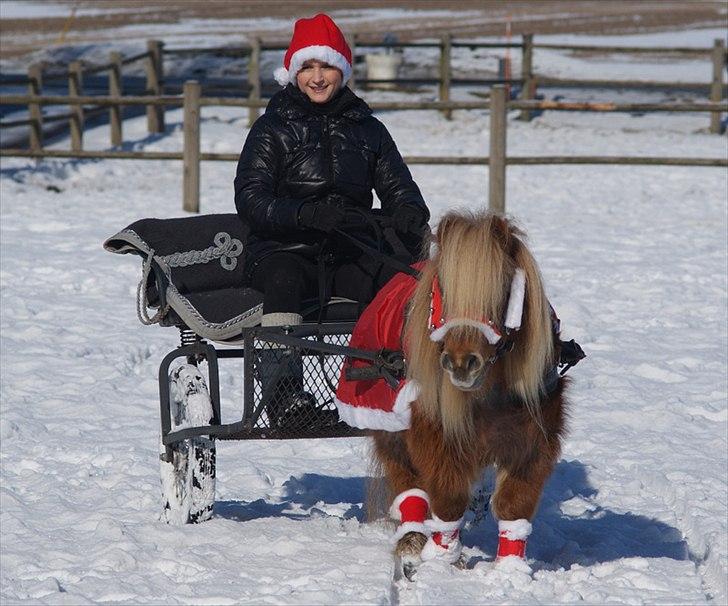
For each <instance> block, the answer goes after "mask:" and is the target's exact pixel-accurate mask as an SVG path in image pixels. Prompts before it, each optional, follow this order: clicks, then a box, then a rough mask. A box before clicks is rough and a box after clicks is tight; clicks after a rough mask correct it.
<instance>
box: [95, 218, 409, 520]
mask: <svg viewBox="0 0 728 606" xmlns="http://www.w3.org/2000/svg"><path fill="white" fill-rule="evenodd" d="M375 228H376V226H375ZM245 236H246V227H245V225H243V223H242V222H241V220H240V219H239V217H238V216H237V215H235V214H218V215H200V216H195V217H185V218H175V219H142V220H140V221H136V222H135V223H132V224H131V225H129V226H128V227H127V228H125V229H123V230H121V231H120V232H118V233H117V234H115V235H114V236H112V237H111V238H109V239H108V240H106V242H105V243H104V248H105V249H106V250H108V251H110V252H114V253H119V254H134V255H138V256H140V257H141V258H142V278H141V281H140V283H139V287H138V289H137V313H138V317H139V320H140V321H141V322H142V323H143V324H159V325H160V326H165V327H175V328H177V329H178V330H179V333H180V343H179V346H178V347H177V348H175V349H174V350H173V351H171V352H169V353H168V354H167V355H166V356H165V357H164V358H163V359H162V362H161V364H160V367H159V404H160V415H161V441H160V464H161V475H162V487H163V494H164V498H165V504H164V511H163V518H164V519H165V520H166V521H167V522H168V523H174V524H185V523H198V522H202V521H204V520H207V519H209V518H210V517H211V515H212V506H213V502H214V495H215V457H216V452H215V440H250V439H291V438H323V437H326V438H334V437H350V436H357V435H363V433H364V432H363V431H362V430H359V429H355V428H353V427H350V426H349V425H347V424H345V423H344V422H342V421H340V420H339V418H338V414H337V410H336V406H335V405H334V393H335V391H336V383H337V381H338V378H339V374H340V372H341V367H342V363H343V360H344V358H345V356H355V357H357V358H359V359H363V360H368V361H369V362H370V364H369V365H368V366H369V367H368V368H364V369H359V370H358V371H354V370H353V369H352V371H353V375H352V377H351V378H352V379H354V380H356V378H357V372H358V373H359V374H358V376H359V377H361V378H369V379H371V378H374V377H389V378H390V379H391V378H392V377H394V376H397V375H400V376H401V374H402V372H403V368H404V363H403V360H402V356H401V355H398V354H397V353H396V352H381V351H380V352H375V351H361V350H353V349H351V348H349V347H347V343H348V340H349V336H350V334H351V331H352V329H353V327H354V324H355V322H356V320H357V318H358V316H359V314H360V312H361V307H362V306H361V305H360V303H359V302H357V301H351V300H347V299H340V298H329V299H324V298H323V297H320V298H319V299H316V300H312V301H309V302H307V304H306V305H305V309H304V313H303V320H304V321H303V324H301V325H299V326H277V327H262V326H260V319H261V316H262V308H263V296H262V294H261V293H260V292H258V291H256V290H254V289H252V288H249V287H247V286H244V285H243V283H244V280H243V270H244V268H243V265H244V251H243V242H245ZM365 249H367V247H366V246H365ZM370 252H371V254H373V255H379V256H381V257H382V259H385V260H386V253H382V252H381V250H379V251H378V250H373V249H370ZM383 255H384V256H383ZM392 262H394V263H397V262H396V261H394V260H393V261H392ZM400 265H401V267H402V269H406V268H407V266H405V265H404V264H400ZM151 310H153V311H154V313H153V315H150V313H151ZM291 351H293V352H294V353H295V355H298V356H300V359H301V360H302V364H303V377H304V384H303V389H304V391H305V393H307V394H309V395H310V397H309V398H308V399H306V400H305V401H302V402H299V403H298V404H297V405H292V406H290V407H289V408H287V409H284V410H280V409H276V406H274V405H273V399H274V394H273V389H271V388H270V387H269V386H270V385H276V379H278V378H279V377H276V376H274V377H271V378H268V380H267V381H264V380H262V377H261V358H262V357H266V360H270V358H271V356H272V357H274V358H275V356H277V355H284V352H291ZM230 358H233V359H242V361H243V373H242V395H243V398H242V407H241V411H240V417H239V418H237V416H236V420H235V421H234V422H231V423H223V422H222V414H221V410H220V408H221V407H220V378H219V364H220V361H221V360H226V359H230ZM180 362H181V363H180ZM205 367H206V369H205ZM278 368H279V370H280V369H281V368H283V365H279V366H278Z"/></svg>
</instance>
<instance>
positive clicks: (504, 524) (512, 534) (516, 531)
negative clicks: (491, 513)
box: [498, 518, 533, 541]
mask: <svg viewBox="0 0 728 606" xmlns="http://www.w3.org/2000/svg"><path fill="white" fill-rule="evenodd" d="M531 530H533V526H531V522H529V521H528V520H525V519H523V518H521V519H520V520H499V521H498V534H499V535H501V536H504V537H506V538H507V539H509V540H510V541H525V540H526V539H527V538H528V536H529V535H530V534H531Z"/></svg>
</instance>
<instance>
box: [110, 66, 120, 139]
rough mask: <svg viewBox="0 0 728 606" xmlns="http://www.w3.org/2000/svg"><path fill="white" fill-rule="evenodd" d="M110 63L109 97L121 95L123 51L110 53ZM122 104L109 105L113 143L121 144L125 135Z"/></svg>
mask: <svg viewBox="0 0 728 606" xmlns="http://www.w3.org/2000/svg"><path fill="white" fill-rule="evenodd" d="M109 63H110V64H111V67H110V68H109V97H121V53H110V54H109ZM121 111H122V109H121V105H110V106H109V125H110V126H111V145H112V146H114V147H115V146H118V145H121V143H122V140H123V137H122V131H121V125H122V115H121Z"/></svg>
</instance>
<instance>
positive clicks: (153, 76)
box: [0, 34, 727, 150]
mask: <svg viewBox="0 0 728 606" xmlns="http://www.w3.org/2000/svg"><path fill="white" fill-rule="evenodd" d="M349 43H350V46H351V48H352V55H353V56H354V59H355V61H356V57H357V49H359V50H361V49H362V48H363V47H366V48H384V49H393V48H399V49H402V48H437V49H439V62H438V77H437V78H434V79H412V78H409V79H407V78H397V79H394V80H368V79H363V80H359V81H357V82H356V83H355V81H354V78H353V77H352V81H351V86H352V87H354V86H355V84H357V83H358V84H374V83H404V84H406V83H431V84H437V85H438V99H439V101H441V102H443V103H447V102H449V101H450V92H451V88H452V86H453V85H455V84H462V83H470V84H488V85H497V84H505V85H506V86H511V85H514V84H520V85H521V92H520V95H519V99H520V100H522V101H528V100H532V99H534V98H535V96H536V90H537V87H538V85H539V84H541V85H559V86H603V87H612V88H614V87H621V88H630V87H633V88H634V87H640V88H665V87H673V88H681V89H693V90H705V91H706V93H707V95H706V96H707V97H708V99H709V100H710V101H712V102H713V103H719V102H720V101H721V100H722V99H723V97H724V91H725V84H724V80H723V72H724V68H725V65H726V56H727V55H726V48H725V42H724V41H723V40H722V39H716V40H715V41H714V44H713V47H712V48H691V47H631V46H587V45H568V44H536V42H535V41H534V36H533V35H532V34H524V35H523V37H522V41H521V42H520V43H500V42H495V43H490V42H468V41H454V40H453V39H452V37H451V36H450V35H449V34H446V35H444V36H442V37H441V39H440V40H439V41H437V42H391V43H381V42H372V41H365V40H359V39H357V38H356V37H355V36H352V37H350V40H349ZM285 48H286V45H284V44H282V43H274V42H264V41H261V40H260V39H258V38H253V39H251V40H250V42H249V44H248V45H246V46H237V47H213V48H210V47H208V48H181V49H172V48H165V47H164V44H163V43H162V42H161V41H159V40H148V41H147V51H146V52H144V53H141V54H138V55H134V56H132V57H128V58H122V57H121V56H120V55H119V54H118V53H111V54H110V56H109V62H108V63H106V64H104V65H96V66H84V65H82V64H81V63H80V62H74V63H71V64H70V65H69V67H68V69H67V70H66V71H65V72H62V73H58V74H53V75H46V76H45V81H46V82H47V81H49V80H57V79H68V89H69V95H72V96H74V95H75V96H78V97H81V96H83V76H84V74H93V73H98V72H102V71H107V72H108V75H109V95H108V96H109V97H119V96H121V95H122V90H121V82H122V81H121V70H122V66H124V65H128V64H130V63H134V62H136V61H141V60H143V61H144V62H145V64H144V65H145V71H146V88H145V94H146V95H151V96H157V97H158V96H162V95H163V88H164V57H165V55H185V54H191V55H199V54H203V53H216V54H224V55H228V56H238V57H239V56H249V60H248V76H247V79H248V84H249V93H248V100H249V101H250V102H251V105H249V106H248V123H249V125H252V124H253V122H254V121H255V120H256V119H257V117H258V109H259V108H260V107H262V105H256V102H258V101H260V100H261V91H262V80H261V73H260V59H261V54H262V52H263V51H281V50H285ZM456 48H470V49H480V48H493V49H511V48H513V49H520V51H521V74H520V78H508V79H506V78H496V79H458V78H453V77H452V60H451V57H452V49H456ZM537 49H551V50H567V51H581V52H590V53H643V54H672V55H674V54H679V55H696V56H704V55H708V56H710V58H711V63H712V79H711V82H710V83H701V82H673V83H665V82H655V81H650V80H628V81H614V80H594V79H592V80H583V79H582V80H576V79H565V78H549V77H545V76H540V75H537V74H534V73H533V59H534V52H535V51H536V50H537ZM43 81H44V75H43V73H42V67H41V66H40V65H32V66H30V68H29V69H28V76H27V78H26V79H25V80H24V82H25V83H27V85H28V94H29V95H31V96H36V97H37V96H40V95H42V88H43ZM88 103H89V104H93V103H94V102H93V101H89V102H88ZM164 108H165V106H164V105H153V104H149V105H147V128H148V130H149V132H150V133H161V132H164ZM28 109H29V118H28V120H15V121H12V122H3V123H0V128H2V127H9V126H19V125H26V124H27V125H29V126H30V148H31V149H35V150H38V149H41V148H42V146H43V145H42V139H43V121H44V120H45V121H46V122H48V121H51V120H52V121H58V120H64V119H65V120H69V124H70V130H71V139H72V142H73V146H74V149H77V150H80V149H81V147H82V136H83V119H84V115H86V116H88V115H89V114H90V113H93V112H96V113H98V112H99V111H102V110H103V109H104V108H103V107H99V106H98V105H97V106H96V107H95V108H93V109H89V108H82V107H81V106H77V107H75V108H73V111H72V112H71V113H70V114H64V115H60V116H58V115H56V116H52V117H46V118H44V117H43V115H42V112H41V108H40V106H39V105H38V104H29V106H28ZM108 111H109V114H110V117H109V119H110V122H111V128H112V132H113V133H114V136H113V137H112V145H119V144H120V143H121V141H122V130H121V128H122V112H121V107H120V106H112V107H110V109H109V110H108ZM441 111H442V112H443V114H444V115H445V116H446V117H448V118H449V117H450V116H451V111H452V110H451V109H449V108H447V107H444V108H443V109H442V110H441ZM532 115H533V112H532V111H531V110H522V111H521V114H520V119H522V120H530V119H531V117H532ZM710 132H712V133H720V132H721V120H720V113H716V112H713V113H711V114H710Z"/></svg>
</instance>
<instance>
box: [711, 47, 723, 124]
mask: <svg viewBox="0 0 728 606" xmlns="http://www.w3.org/2000/svg"><path fill="white" fill-rule="evenodd" d="M712 57H713V81H712V83H711V85H710V100H711V101H712V102H713V103H720V102H721V101H722V100H723V69H724V67H725V42H724V41H723V39H722V38H716V39H715V41H714V42H713V53H712ZM710 132H711V133H720V112H710Z"/></svg>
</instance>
